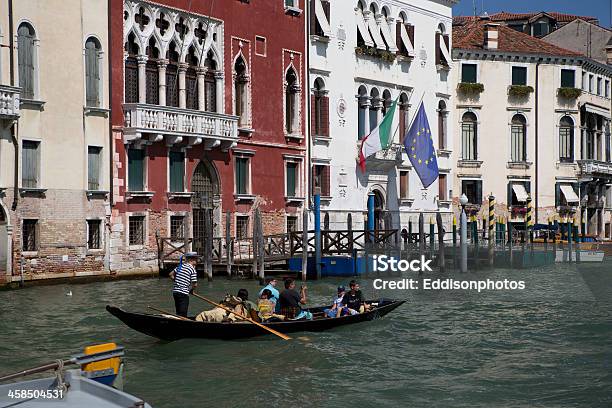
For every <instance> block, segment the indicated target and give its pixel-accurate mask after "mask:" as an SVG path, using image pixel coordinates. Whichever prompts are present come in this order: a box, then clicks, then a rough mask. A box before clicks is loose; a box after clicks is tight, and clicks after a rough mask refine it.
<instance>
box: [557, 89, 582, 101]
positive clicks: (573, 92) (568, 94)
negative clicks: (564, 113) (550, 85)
mask: <svg viewBox="0 0 612 408" xmlns="http://www.w3.org/2000/svg"><path fill="white" fill-rule="evenodd" d="M581 93H582V90H580V89H578V88H567V87H562V88H559V89H558V90H557V95H558V96H560V97H561V98H567V99H576V98H578V97H579V96H580V94H581Z"/></svg>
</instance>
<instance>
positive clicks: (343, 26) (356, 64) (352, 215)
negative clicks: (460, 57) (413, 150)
mask: <svg viewBox="0 0 612 408" xmlns="http://www.w3.org/2000/svg"><path fill="white" fill-rule="evenodd" d="M453 4H455V1H452V0H448V1H446V0H437V1H434V0H416V1H410V2H408V1H405V0H401V1H400V0H375V1H371V0H346V1H326V0H311V3H310V30H309V33H310V42H309V47H310V50H309V51H310V53H309V54H310V55H309V67H310V88H311V123H310V127H311V131H310V134H311V162H312V189H311V193H312V192H313V190H314V189H316V188H320V189H321V195H322V199H321V202H322V204H321V212H322V223H323V229H326V228H331V229H346V228H347V223H348V221H347V220H349V219H350V224H351V226H352V228H353V229H362V228H364V223H365V222H366V217H365V215H366V213H367V200H368V194H369V193H373V194H374V196H375V207H376V212H375V214H376V217H375V225H376V228H377V229H390V228H398V227H401V228H406V226H407V224H408V222H409V219H410V218H412V220H413V221H415V222H416V220H417V214H418V213H419V212H425V213H429V214H432V213H434V212H438V211H440V212H443V213H445V214H446V215H445V216H444V219H445V221H446V222H450V213H451V202H450V201H449V200H450V197H451V196H452V193H451V191H450V190H449V189H450V188H451V183H450V181H449V180H450V178H451V161H450V156H451V153H452V152H451V150H450V148H451V146H452V143H451V140H450V139H449V136H450V135H452V134H453V133H452V130H451V129H450V128H451V124H452V123H453V119H452V114H451V113H450V110H449V109H447V107H450V106H451V103H452V102H451V100H450V99H451V93H452V91H453V85H452V83H451V82H450V71H451V67H450V62H451V58H450V49H451V48H450V47H451V44H450V38H451V37H450V32H451V28H452V18H451V6H452V5H453ZM396 98H399V101H398V109H397V114H396V116H395V119H394V125H393V129H394V134H393V145H392V147H391V148H390V149H388V150H387V151H383V152H379V153H378V154H376V156H375V157H371V158H370V159H368V160H367V165H366V167H367V170H366V173H365V174H362V173H361V170H360V169H359V167H358V162H357V157H358V151H359V146H360V139H361V138H362V137H363V136H365V135H367V134H368V133H369V132H370V130H371V129H374V128H375V127H376V125H377V124H378V123H380V121H381V120H382V118H383V116H384V113H385V111H386V109H387V108H388V107H389V106H390V104H391V103H392V101H394V100H395V99H396ZM421 98H423V100H424V102H425V108H426V112H427V117H428V119H429V123H430V127H431V131H432V134H433V138H434V145H435V147H436V150H437V152H438V166H439V168H440V179H439V180H438V181H436V182H434V184H432V185H431V186H430V187H429V188H428V189H423V188H422V184H421V182H420V180H419V178H418V176H417V174H416V173H415V172H414V171H413V169H412V167H411V165H410V161H409V160H408V157H407V155H406V154H405V153H404V149H403V145H402V144H401V141H402V138H403V135H404V134H405V133H406V132H407V131H408V127H409V124H410V122H411V120H412V118H413V117H414V114H415V113H416V111H417V109H418V105H419V102H420V101H421Z"/></svg>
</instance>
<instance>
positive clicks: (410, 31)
mask: <svg viewBox="0 0 612 408" xmlns="http://www.w3.org/2000/svg"><path fill="white" fill-rule="evenodd" d="M406 31H408V38H410V42H411V43H412V46H413V47H414V46H415V44H414V26H413V25H412V24H406Z"/></svg>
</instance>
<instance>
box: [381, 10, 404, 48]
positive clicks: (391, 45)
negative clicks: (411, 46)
mask: <svg viewBox="0 0 612 408" xmlns="http://www.w3.org/2000/svg"><path fill="white" fill-rule="evenodd" d="M380 31H381V32H382V35H383V37H384V38H385V41H386V42H387V45H388V46H389V51H391V52H395V51H397V46H396V45H395V40H394V39H393V36H392V35H391V30H390V29H389V25H388V24H387V19H386V18H385V17H384V16H383V17H382V22H381V23H380ZM398 40H399V39H398Z"/></svg>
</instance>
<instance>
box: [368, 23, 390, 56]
mask: <svg viewBox="0 0 612 408" xmlns="http://www.w3.org/2000/svg"><path fill="white" fill-rule="evenodd" d="M367 23H368V27H369V29H370V34H372V39H373V40H374V44H376V48H378V49H379V50H386V49H387V46H386V45H385V42H384V41H383V38H382V35H381V31H380V27H379V26H378V23H376V20H375V19H374V16H373V15H370V18H368V22H367Z"/></svg>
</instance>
